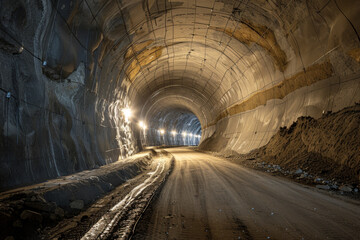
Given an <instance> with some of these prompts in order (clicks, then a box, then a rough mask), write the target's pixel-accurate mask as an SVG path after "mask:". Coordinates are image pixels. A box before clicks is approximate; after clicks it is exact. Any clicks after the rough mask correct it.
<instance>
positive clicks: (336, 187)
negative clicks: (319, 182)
mask: <svg viewBox="0 0 360 240" xmlns="http://www.w3.org/2000/svg"><path fill="white" fill-rule="evenodd" d="M330 187H331V189H335V190H337V189H339V187H338V185H336V184H333V185H331V186H330Z"/></svg>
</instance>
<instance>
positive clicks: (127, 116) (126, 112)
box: [121, 108, 132, 121]
mask: <svg viewBox="0 0 360 240" xmlns="http://www.w3.org/2000/svg"><path fill="white" fill-rule="evenodd" d="M121 111H122V113H123V114H124V116H125V119H126V121H128V120H129V119H130V118H131V116H132V111H131V109H130V108H123V109H122V110H121Z"/></svg>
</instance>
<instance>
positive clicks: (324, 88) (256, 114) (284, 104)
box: [200, 74, 360, 153]
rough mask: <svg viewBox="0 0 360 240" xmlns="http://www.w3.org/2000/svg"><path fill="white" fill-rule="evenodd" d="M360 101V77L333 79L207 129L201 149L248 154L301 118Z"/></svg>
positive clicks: (331, 110) (304, 88) (356, 75)
mask: <svg viewBox="0 0 360 240" xmlns="http://www.w3.org/2000/svg"><path fill="white" fill-rule="evenodd" d="M359 102H360V75H359V74H354V75H351V76H347V77H343V78H341V77H336V76H335V77H332V78H329V79H325V80H322V81H319V82H317V83H315V84H313V85H311V86H307V87H303V88H300V89H298V90H296V91H294V92H292V93H290V94H289V95H287V96H286V97H284V98H283V99H273V100H269V101H267V102H266V105H262V106H259V107H257V108H255V109H253V110H251V111H246V112H243V113H239V114H235V115H233V116H231V117H227V118H224V119H222V120H220V121H219V122H218V123H217V124H216V125H214V126H211V127H208V128H206V129H205V130H203V137H202V139H205V140H203V141H202V143H201V145H200V147H201V148H202V149H207V150H213V151H219V152H229V153H230V152H237V153H248V152H249V151H251V150H253V149H256V148H259V147H261V146H264V145H265V144H267V143H268V141H269V140H270V138H271V137H272V136H273V135H274V134H275V133H276V132H278V131H279V128H280V127H284V126H287V127H289V126H290V125H291V124H292V123H293V122H294V121H296V120H297V118H298V117H301V116H311V117H313V118H319V117H321V116H322V115H323V114H328V112H336V111H339V110H341V109H343V108H345V107H348V106H353V105H355V103H359Z"/></svg>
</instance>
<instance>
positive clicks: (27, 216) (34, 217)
mask: <svg viewBox="0 0 360 240" xmlns="http://www.w3.org/2000/svg"><path fill="white" fill-rule="evenodd" d="M20 218H21V219H22V220H29V221H35V222H38V223H41V222H42V216H41V214H40V213H37V212H34V211H30V210H24V211H23V212H22V213H21V215H20Z"/></svg>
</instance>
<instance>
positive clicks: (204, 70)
mask: <svg viewBox="0 0 360 240" xmlns="http://www.w3.org/2000/svg"><path fill="white" fill-rule="evenodd" d="M33 5H34V6H32V4H27V3H26V2H25V1H23V0H17V1H16V4H13V5H12V4H10V2H9V1H4V2H2V3H1V9H2V10H1V11H0V14H1V15H2V16H5V17H4V18H3V20H1V29H2V31H1V35H0V37H1V41H2V42H1V46H0V49H1V52H0V54H1V56H0V58H1V59H2V62H4V64H3V66H2V67H1V68H2V73H1V81H0V86H1V89H3V90H4V91H3V93H4V94H5V93H6V92H7V91H10V92H11V93H12V94H13V96H14V98H11V99H10V100H9V101H8V102H5V104H6V106H5V105H4V106H1V107H0V108H2V110H3V112H4V113H6V114H3V116H2V117H1V118H0V126H1V135H2V136H1V138H2V144H1V149H2V150H3V151H4V152H6V154H4V156H3V157H2V162H1V168H2V170H1V171H2V172H1V176H3V181H4V185H9V184H10V185H11V184H14V185H19V184H24V183H30V182H34V181H40V180H44V179H48V178H52V177H56V176H60V175H65V174H69V173H73V172H77V171H81V170H85V169H91V168H93V167H95V166H99V165H104V164H107V163H111V162H114V161H117V160H118V159H122V158H125V157H127V156H129V155H132V154H133V153H135V152H137V151H139V150H140V148H141V146H140V145H139V139H138V138H139V130H138V128H137V126H135V124H134V123H135V122H136V121H139V120H145V121H146V122H147V124H149V125H151V124H152V125H153V126H154V127H153V128H154V129H155V128H159V127H161V126H160V125H159V124H158V123H157V121H159V119H160V118H162V117H163V116H165V115H166V116H167V118H169V116H170V118H171V116H178V114H177V113H176V112H177V111H185V112H186V111H188V112H186V114H188V116H190V115H191V114H193V115H191V116H196V118H197V119H198V120H199V124H201V133H202V143H203V144H201V146H200V147H203V148H205V149H211V150H214V151H234V152H237V153H247V152H249V151H251V150H253V149H256V148H259V147H261V146H263V145H265V144H266V143H267V142H268V141H269V140H270V138H271V137H272V136H273V135H274V134H275V133H276V131H277V130H278V129H279V127H281V126H289V125H291V123H292V122H293V121H295V120H296V119H297V117H300V116H308V115H309V116H312V117H320V116H321V114H322V113H323V112H327V111H337V110H340V109H342V108H345V107H347V106H351V105H353V104H354V103H355V102H358V101H360V94H359V91H360V83H359V74H360V65H359V48H360V46H359V44H360V41H359V34H358V32H359V29H360V21H359V17H358V16H359V11H360V9H359V8H358V7H354V6H353V3H352V1H350V0H347V1H342V2H341V3H340V2H338V1H336V0H331V1H329V2H327V1H323V0H317V1H313V2H311V3H309V2H307V1H280V0H277V1H275V0H274V1H263V0H256V1H251V2H250V1H232V0H226V1H225V0H214V1H200V0H196V1H195V0H178V1H169V0H159V1H130V0H123V1H120V0H112V1H102V0H98V1H63V0H58V1H49V0H41V1H38V2H37V3H34V4H33ZM19 6H21V7H22V8H23V9H24V11H25V12H26V16H25V20H24V21H21V22H19V21H17V20H16V19H18V17H16V16H17V15H16V14H15V15H11V14H10V13H12V12H14V11H15V10H16V9H17V8H18V7H19ZM15 18H16V19H15ZM15 20H16V21H15ZM11 22H15V23H18V24H12V23H11ZM20 46H22V47H24V49H25V50H24V51H23V52H22V53H18V50H19V48H20ZM13 54H15V55H13ZM10 58H11V59H12V60H11V61H8V59H10ZM45 62H46V64H44V63H45ZM7 79H12V80H11V81H10V80H7ZM35 86H36V87H35ZM15 97H16V98H15ZM123 108H132V109H133V111H134V113H136V115H135V116H134V119H133V123H131V122H126V121H125V119H124V116H122V113H121V109H123ZM7 109H8V110H7ZM5 110H6V111H5ZM158 113H162V114H163V115H161V114H160V115H157V114H158ZM186 114H185V115H186ZM152 118H153V119H152ZM189 119H190V118H189ZM164 124H165V125H166V123H164ZM179 129H180V127H179ZM179 131H180V130H179ZM196 131H197V132H198V133H199V132H200V131H199V130H196ZM154 136H155V135H154ZM150 140H154V141H153V142H156V141H155V139H150ZM10 143H11V144H10ZM10 145H11V147H9V146H10ZM18 149H20V150H18ZM22 159H23V160H22ZM49 159H50V160H49ZM17 168H21V169H25V171H24V172H23V173H22V172H19V170H16V169H17ZM18 174H20V175H24V178H23V179H16V175H18ZM11 182H13V183H11Z"/></svg>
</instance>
